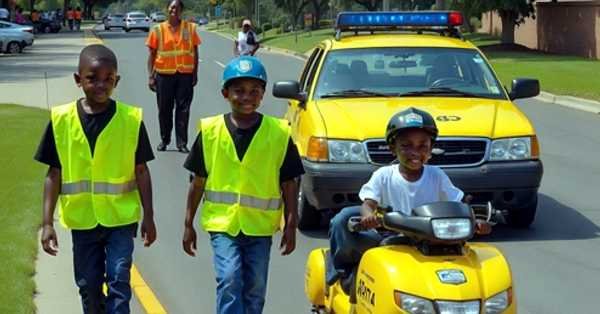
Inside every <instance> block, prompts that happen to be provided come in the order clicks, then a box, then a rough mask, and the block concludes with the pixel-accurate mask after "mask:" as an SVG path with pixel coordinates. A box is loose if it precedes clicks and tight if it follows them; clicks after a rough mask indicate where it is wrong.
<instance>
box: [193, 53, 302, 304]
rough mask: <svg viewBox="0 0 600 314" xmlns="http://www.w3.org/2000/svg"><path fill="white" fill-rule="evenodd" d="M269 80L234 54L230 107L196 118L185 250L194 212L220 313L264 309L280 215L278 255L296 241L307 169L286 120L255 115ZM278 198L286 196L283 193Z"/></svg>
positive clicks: (226, 87) (226, 85) (251, 61)
mask: <svg viewBox="0 0 600 314" xmlns="http://www.w3.org/2000/svg"><path fill="white" fill-rule="evenodd" d="M266 84H267V73H266V71H265V68H264V67H263V65H262V64H261V62H260V61H259V60H258V59H257V58H255V57H250V56H243V57H239V58H237V59H233V60H232V61H231V62H230V63H229V64H228V65H227V66H226V67H225V70H224V72H223V81H222V90H221V93H222V94H223V97H224V98H225V99H226V100H227V101H228V102H229V104H230V105H231V113H227V114H224V115H219V116H214V117H210V118H205V119H202V120H201V121H200V134H199V135H198V137H197V139H196V141H195V142H194V146H193V148H192V151H191V152H190V155H189V156H188V158H187V160H186V162H185V165H184V166H185V168H187V169H188V170H190V171H192V172H193V173H194V174H195V175H194V178H193V180H192V183H191V184H190V188H189V192H188V198H187V208H186V215H185V231H184V235H183V249H184V251H185V252H186V253H187V254H188V255H190V256H194V255H195V252H194V251H195V250H196V231H195V230H194V216H195V215H196V209H197V208H198V204H199V203H200V199H201V198H202V196H204V203H203V206H202V213H201V216H200V221H201V225H202V227H203V229H205V230H206V231H208V232H209V233H210V242H211V245H212V248H213V253H214V257H213V262H214V268H215V273H216V277H217V278H216V280H217V309H216V312H217V313H219V314H239V313H246V314H258V313H262V309H263V305H264V302H265V293H266V288H267V274H268V270H269V255H270V250H271V238H272V236H273V234H274V233H275V232H276V231H277V230H278V229H279V227H280V224H281V222H282V221H281V219H282V213H283V215H284V222H285V227H284V228H283V236H282V239H281V244H280V249H281V254H282V255H288V254H290V253H292V251H293V250H294V248H295V246H296V224H297V215H298V214H297V205H298V204H297V200H298V186H297V183H296V178H297V177H298V176H300V175H301V174H302V173H304V169H303V168H302V162H301V160H300V156H299V154H298V151H297V149H296V146H295V145H294V143H293V142H292V141H291V138H290V128H289V125H288V123H287V121H284V120H280V119H277V118H274V117H271V116H268V115H264V114H260V113H258V112H257V111H256V110H257V109H258V107H259V105H260V102H261V100H262V98H263V95H264V92H265V87H266ZM282 198H283V200H282Z"/></svg>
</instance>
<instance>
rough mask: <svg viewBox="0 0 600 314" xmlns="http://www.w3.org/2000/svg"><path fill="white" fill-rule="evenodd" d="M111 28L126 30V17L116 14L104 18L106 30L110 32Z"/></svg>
mask: <svg viewBox="0 0 600 314" xmlns="http://www.w3.org/2000/svg"><path fill="white" fill-rule="evenodd" d="M111 28H122V29H124V28H125V15H123V14H119V13H114V14H109V15H107V16H106V17H104V30H105V31H109V30H110V29H111Z"/></svg>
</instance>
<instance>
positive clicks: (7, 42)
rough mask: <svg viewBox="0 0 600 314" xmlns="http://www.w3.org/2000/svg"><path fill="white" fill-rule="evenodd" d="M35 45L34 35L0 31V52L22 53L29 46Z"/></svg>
mask: <svg viewBox="0 0 600 314" xmlns="http://www.w3.org/2000/svg"><path fill="white" fill-rule="evenodd" d="M31 45H33V34H31V33H28V32H3V31H0V52H4V53H11V54H15V53H21V52H23V49H24V48H25V47H27V46H31Z"/></svg>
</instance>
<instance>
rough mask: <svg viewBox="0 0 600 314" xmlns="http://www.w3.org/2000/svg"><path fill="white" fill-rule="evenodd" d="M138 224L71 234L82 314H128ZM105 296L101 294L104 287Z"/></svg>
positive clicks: (98, 228) (73, 231) (79, 231)
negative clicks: (134, 240)
mask: <svg viewBox="0 0 600 314" xmlns="http://www.w3.org/2000/svg"><path fill="white" fill-rule="evenodd" d="M136 229H137V224H131V225H127V226H121V227H110V228H109V227H103V226H100V225H98V226H97V227H96V228H94V229H91V230H72V231H71V234H72V238H73V268H74V269H75V283H76V284H77V286H78V287H79V295H80V296H81V303H82V305H83V312H84V313H89V314H96V313H119V314H121V313H129V312H130V310H129V300H131V287H130V285H129V277H130V270H131V262H132V254H133V237H134V236H135V232H136ZM105 282H106V284H107V286H108V295H107V296H105V295H104V294H103V293H102V285H103V283H105Z"/></svg>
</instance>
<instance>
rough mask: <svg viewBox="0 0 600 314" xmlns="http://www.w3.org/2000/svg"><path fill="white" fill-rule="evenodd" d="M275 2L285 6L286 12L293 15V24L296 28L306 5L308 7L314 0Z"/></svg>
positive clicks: (282, 0)
mask: <svg viewBox="0 0 600 314" xmlns="http://www.w3.org/2000/svg"><path fill="white" fill-rule="evenodd" d="M274 1H275V4H276V5H278V6H279V7H281V8H283V9H284V11H285V12H286V13H288V14H289V15H291V16H292V26H293V28H294V29H296V25H297V24H298V19H299V17H300V14H302V11H303V10H304V7H306V6H307V5H308V4H309V3H310V2H311V1H312V0H274Z"/></svg>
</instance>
